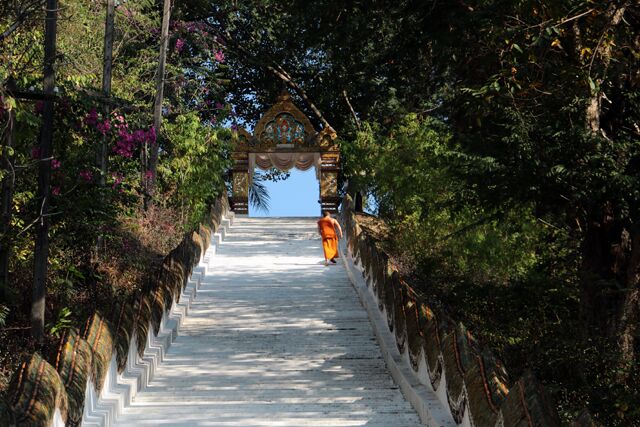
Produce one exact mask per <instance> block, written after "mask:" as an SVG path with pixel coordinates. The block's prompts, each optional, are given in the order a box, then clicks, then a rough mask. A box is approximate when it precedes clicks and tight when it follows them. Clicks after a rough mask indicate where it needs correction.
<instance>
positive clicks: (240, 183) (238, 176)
mask: <svg viewBox="0 0 640 427" xmlns="http://www.w3.org/2000/svg"><path fill="white" fill-rule="evenodd" d="M233 197H234V198H236V197H237V198H241V199H246V198H247V197H249V173H248V172H234V173H233Z"/></svg>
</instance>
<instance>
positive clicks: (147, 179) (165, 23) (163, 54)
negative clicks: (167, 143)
mask: <svg viewBox="0 0 640 427" xmlns="http://www.w3.org/2000/svg"><path fill="white" fill-rule="evenodd" d="M170 20H171V0H164V6H163V12H162V35H161V39H160V55H159V58H158V72H157V75H156V79H157V80H156V98H155V101H154V103H153V128H154V129H155V131H156V137H157V138H159V136H160V127H161V126H162V102H163V100H164V79H165V67H166V64H167V49H168V47H169V21H170ZM159 149H160V144H159V139H157V140H156V142H155V144H153V145H152V146H151V147H150V158H149V164H148V165H146V166H147V167H146V168H144V169H147V170H148V171H150V172H151V173H150V175H149V176H147V170H144V171H143V177H142V178H143V180H144V181H143V182H144V183H145V188H146V193H147V197H150V196H152V195H153V192H154V190H155V183H156V171H157V168H158V153H159Z"/></svg>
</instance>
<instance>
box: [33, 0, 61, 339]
mask: <svg viewBox="0 0 640 427" xmlns="http://www.w3.org/2000/svg"><path fill="white" fill-rule="evenodd" d="M57 24H58V1H57V0H47V16H46V24H45V54H44V61H45V62H44V92H45V94H47V95H48V96H49V99H48V100H46V101H44V110H43V115H42V130H41V133H40V162H39V168H38V198H37V200H38V205H39V206H38V207H39V213H38V215H39V218H38V224H37V226H36V242H35V256H34V274H33V276H34V277H33V302H32V306H31V333H32V335H33V337H34V338H36V339H37V340H38V341H40V342H41V341H42V340H43V339H44V320H45V319H44V317H45V297H46V289H47V278H48V277H47V270H48V263H49V221H50V218H49V216H50V212H49V203H50V202H49V198H50V192H51V188H50V187H51V160H52V154H53V132H54V127H53V122H54V105H53V97H54V96H55V85H56V80H55V77H56V75H55V68H54V63H55V60H56V30H57Z"/></svg>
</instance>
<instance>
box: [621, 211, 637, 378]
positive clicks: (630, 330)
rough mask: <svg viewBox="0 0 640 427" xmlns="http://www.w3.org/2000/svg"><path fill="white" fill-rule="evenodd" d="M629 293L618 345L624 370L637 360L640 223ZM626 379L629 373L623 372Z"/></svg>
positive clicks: (633, 232) (631, 260)
mask: <svg viewBox="0 0 640 427" xmlns="http://www.w3.org/2000/svg"><path fill="white" fill-rule="evenodd" d="M626 279H627V280H626V281H627V283H626V288H627V292H626V295H625V298H624V301H623V303H622V306H621V309H620V318H619V321H618V324H619V325H620V326H619V331H618V345H619V347H620V350H621V353H622V354H621V359H622V360H621V362H622V368H628V367H629V366H631V364H632V363H633V361H634V360H635V359H636V357H637V355H636V347H637V345H638V344H637V343H636V338H637V336H638V334H637V331H638V323H639V322H640V222H638V223H637V224H635V226H634V227H633V229H632V230H631V254H630V256H629V261H628V264H627V270H626ZM622 372H623V375H622V376H623V377H625V378H626V376H627V374H628V373H627V371H626V370H623V371H622Z"/></svg>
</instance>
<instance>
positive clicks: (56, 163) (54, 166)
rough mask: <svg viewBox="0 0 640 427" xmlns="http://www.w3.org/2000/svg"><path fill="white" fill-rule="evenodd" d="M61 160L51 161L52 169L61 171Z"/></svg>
mask: <svg viewBox="0 0 640 427" xmlns="http://www.w3.org/2000/svg"><path fill="white" fill-rule="evenodd" d="M60 165H61V163H60V160H56V159H52V160H51V169H60Z"/></svg>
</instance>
